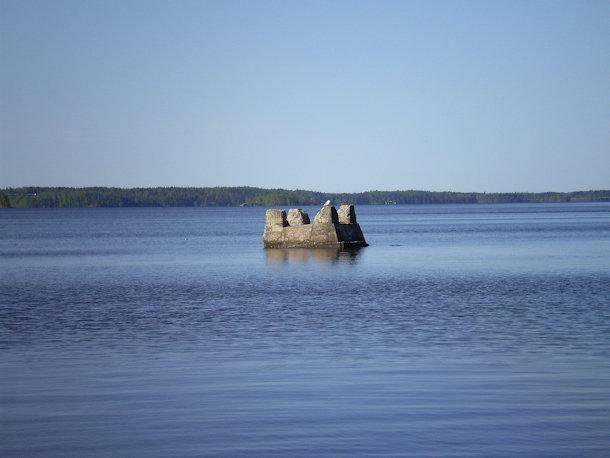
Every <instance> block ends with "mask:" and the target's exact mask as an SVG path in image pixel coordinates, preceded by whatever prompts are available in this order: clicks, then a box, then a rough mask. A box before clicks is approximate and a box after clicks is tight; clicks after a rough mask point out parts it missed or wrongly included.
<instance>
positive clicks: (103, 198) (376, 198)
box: [0, 186, 610, 208]
mask: <svg viewBox="0 0 610 458" xmlns="http://www.w3.org/2000/svg"><path fill="white" fill-rule="evenodd" d="M326 200H331V201H332V202H336V203H346V204H357V205H384V204H385V205H395V204H494V203H546V202H610V190H598V191H574V192H535V193H532V192H513V193H484V192H483V193H480V192H438V191H416V190H407V191H366V192H358V193H327V192H317V191H305V190H301V189H296V190H288V189H264V188H254V187H248V186H241V187H208V188H183V187H156V188H110V187H87V188H69V187H22V188H4V189H2V190H0V208H6V207H13V208H84V207H239V206H264V207H272V206H286V205H297V206H306V205H320V204H321V203H323V202H325V201H326Z"/></svg>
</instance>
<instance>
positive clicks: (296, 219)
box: [288, 208, 310, 226]
mask: <svg viewBox="0 0 610 458" xmlns="http://www.w3.org/2000/svg"><path fill="white" fill-rule="evenodd" d="M309 223H310V221H309V215H308V214H307V212H304V211H303V210H301V209H300V208H291V209H290V210H288V225H290V226H302V225H303V224H309Z"/></svg>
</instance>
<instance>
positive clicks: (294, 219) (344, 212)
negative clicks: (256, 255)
mask: <svg viewBox="0 0 610 458" xmlns="http://www.w3.org/2000/svg"><path fill="white" fill-rule="evenodd" d="M263 244H264V246H265V248H319V247H337V248H340V249H341V248H356V247H363V246H367V245H368V244H367V243H366V240H364V235H363V234H362V229H360V225H359V224H358V223H357V222H356V210H355V209H354V206H353V205H347V204H346V205H341V206H340V207H339V211H337V210H336V209H335V207H333V206H331V205H330V200H328V201H326V203H325V204H324V206H323V207H322V208H321V209H320V211H319V212H318V213H317V215H316V217H315V218H314V220H313V223H310V221H309V215H308V214H307V212H304V211H303V210H301V209H300V208H291V209H290V211H289V212H288V215H286V211H284V210H279V209H269V210H267V213H266V215H265V231H264V233H263Z"/></svg>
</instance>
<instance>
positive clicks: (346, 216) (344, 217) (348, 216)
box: [337, 205, 356, 224]
mask: <svg viewBox="0 0 610 458" xmlns="http://www.w3.org/2000/svg"><path fill="white" fill-rule="evenodd" d="M337 216H338V217H339V224H356V210H355V208H354V206H353V205H341V206H340V207H339V210H337Z"/></svg>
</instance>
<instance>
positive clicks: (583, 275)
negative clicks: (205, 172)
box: [0, 203, 610, 457]
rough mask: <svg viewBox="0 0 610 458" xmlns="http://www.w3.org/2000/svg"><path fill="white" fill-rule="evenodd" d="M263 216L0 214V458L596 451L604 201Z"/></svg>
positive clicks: (208, 211)
mask: <svg viewBox="0 0 610 458" xmlns="http://www.w3.org/2000/svg"><path fill="white" fill-rule="evenodd" d="M315 210H316V209H309V211H310V214H314V213H315ZM264 211H265V209H262V208H240V209H235V208H231V209H229V208H218V209H216V208H201V209H199V208H169V209H160V208H143V209H140V208H136V209H61V210H54V209H49V210H2V211H0V263H1V265H0V274H1V277H0V294H1V296H0V304H1V305H0V350H1V353H0V455H2V456H73V457H81V456H130V457H131V456H146V457H150V456H169V455H171V456H174V455H175V456H201V455H210V456H211V455H215V456H217V455H222V456H255V455H257V456H303V457H305V456H307V457H309V456H332V457H336V456H354V455H366V456H397V455H401V456H403V455H413V456H435V457H438V456H476V455H478V456H515V455H519V456H608V455H609V454H610V204H609V203H596V204H584V203H583V204H548V205H535V204H525V205H451V206H449V205H447V206H445V205H438V206H361V207H358V208H357V212H358V219H359V222H360V224H361V226H362V229H363V231H364V234H365V236H366V238H367V241H368V242H369V243H370V245H371V246H370V247H367V248H364V249H362V250H360V251H357V252H346V253H337V252H335V251H333V250H314V251H308V250H287V251H286V250H277V251H275V250H274V251H265V250H263V248H262V240H261V235H262V229H263V224H264Z"/></svg>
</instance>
